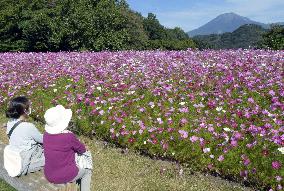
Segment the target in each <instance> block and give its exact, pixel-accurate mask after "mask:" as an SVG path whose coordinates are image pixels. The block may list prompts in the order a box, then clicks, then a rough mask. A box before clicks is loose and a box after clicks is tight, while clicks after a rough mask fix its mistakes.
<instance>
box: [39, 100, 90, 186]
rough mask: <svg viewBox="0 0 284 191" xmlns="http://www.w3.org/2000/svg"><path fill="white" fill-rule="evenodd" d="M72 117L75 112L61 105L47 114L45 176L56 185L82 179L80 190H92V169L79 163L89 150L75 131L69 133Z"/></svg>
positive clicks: (44, 139)
mask: <svg viewBox="0 0 284 191" xmlns="http://www.w3.org/2000/svg"><path fill="white" fill-rule="evenodd" d="M71 117H72V111H71V110H70V109H65V108H64V107H63V106H62V105H57V106H56V107H52V108H50V109H48V110H47V111H46V112H45V115H44V119H45V122H46V125H45V131H46V132H45V133H44V137H43V147H44V155H45V167H44V174H45V177H46V179H47V180H48V181H50V182H52V183H55V184H62V183H68V182H74V181H77V180H81V191H89V190H90V185H91V176H92V170H91V168H92V166H91V167H90V166H88V167H84V166H81V165H80V164H78V163H77V160H76V159H83V160H84V157H81V156H84V155H82V154H83V153H85V152H86V148H85V146H84V144H82V143H81V142H80V141H79V140H78V139H77V138H76V136H75V135H74V134H73V133H72V132H70V131H68V130H66V129H67V127H68V124H69V121H70V120H71ZM80 155H81V156H80ZM86 161H87V160H86Z"/></svg>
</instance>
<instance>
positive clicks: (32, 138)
mask: <svg viewBox="0 0 284 191" xmlns="http://www.w3.org/2000/svg"><path fill="white" fill-rule="evenodd" d="M30 113H31V106H30V102H29V100H28V99H27V98H26V97H24V96H19V97H16V98H13V99H12V100H11V101H10V103H9V106H8V109H7V111H6V117H7V118H9V121H8V123H7V130H6V133H7V136H8V138H9V147H7V149H8V148H13V150H14V151H17V153H19V156H20V159H19V160H17V162H18V163H21V165H20V166H21V169H20V170H21V171H20V173H19V174H17V176H20V175H23V174H26V173H29V172H35V171H38V170H41V169H42V168H43V166H44V161H45V160H44V154H43V148H42V143H43V135H42V134H41V133H40V132H39V131H38V129H37V128H36V127H35V126H34V125H33V124H32V123H29V122H27V121H26V120H27V118H28V116H29V114H30ZM6 151H7V152H8V150H6ZM7 152H6V153H7ZM5 156H8V155H5V153H4V163H5V164H6V165H5V168H6V170H7V171H8V173H9V172H10V171H11V169H13V166H15V165H13V163H10V162H9V161H7V160H5ZM10 157H11V156H10ZM15 162H16V161H15ZM10 174H11V173H9V175H10ZM15 175H16V174H15Z"/></svg>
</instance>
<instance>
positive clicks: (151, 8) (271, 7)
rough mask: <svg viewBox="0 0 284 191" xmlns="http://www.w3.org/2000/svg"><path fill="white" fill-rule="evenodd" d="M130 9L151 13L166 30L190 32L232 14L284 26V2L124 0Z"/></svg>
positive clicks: (253, 0) (260, 0) (245, 0)
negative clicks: (222, 15) (217, 18)
mask: <svg viewBox="0 0 284 191" xmlns="http://www.w3.org/2000/svg"><path fill="white" fill-rule="evenodd" d="M127 2H128V4H129V5H130V8H131V9H133V10H135V11H137V12H140V13H142V15H143V16H147V14H148V13H149V12H152V13H154V14H155V15H156V16H157V18H158V19H159V21H160V23H161V24H162V25H164V26H166V27H169V28H173V27H175V26H178V27H181V28H182V29H183V30H185V31H186V32H187V31H190V30H192V29H195V28H198V27H199V26H202V25H203V24H205V23H207V22H208V21H210V20H212V19H213V18H215V17H216V16H218V15H220V14H222V13H228V12H234V13H236V14H239V15H241V16H245V17H248V18H250V19H252V20H255V21H259V22H263V23H272V22H284V0H127Z"/></svg>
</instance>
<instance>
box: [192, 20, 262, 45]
mask: <svg viewBox="0 0 284 191" xmlns="http://www.w3.org/2000/svg"><path fill="white" fill-rule="evenodd" d="M266 31H267V29H264V28H263V27H261V26H259V25H255V24H246V25H243V26H241V27H239V28H238V29H237V30H235V31H233V32H231V33H230V32H226V33H223V34H211V35H199V36H195V37H193V40H194V41H195V43H196V44H197V46H198V48H200V49H206V48H213V49H237V48H253V47H258V45H259V44H260V43H261V42H262V40H263V38H262V36H263V34H264V33H265V32H266Z"/></svg>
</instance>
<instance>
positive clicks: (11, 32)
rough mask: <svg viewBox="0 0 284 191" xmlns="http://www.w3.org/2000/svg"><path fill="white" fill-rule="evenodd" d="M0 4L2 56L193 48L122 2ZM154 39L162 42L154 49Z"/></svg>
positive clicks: (185, 39)
mask: <svg viewBox="0 0 284 191" xmlns="http://www.w3.org/2000/svg"><path fill="white" fill-rule="evenodd" d="M0 2H1V7H0V51H2V52H5V51H60V50H61V51H74V50H93V51H101V50H143V49H152V48H156V47H158V48H159V47H161V46H162V49H175V50H180V49H185V48H184V47H187V46H190V47H193V46H194V45H193V43H192V42H190V43H189V42H188V36H187V34H186V33H185V32H184V31H183V30H182V29H180V28H174V29H167V28H165V27H164V26H162V25H161V24H160V23H159V21H158V19H156V16H155V15H154V14H152V13H149V15H148V17H147V18H144V17H143V16H142V15H141V14H139V13H136V12H134V11H132V10H131V9H130V8H129V6H128V4H127V2H126V1H125V0H81V1H70V0H62V1H54V0H35V1H30V0H21V1H19V2H17V3H16V4H13V1H8V0H2V1H0ZM149 40H150V42H149ZM152 40H160V43H159V44H158V45H157V46H156V45H155V46H152V44H153V43H152ZM164 41H169V42H167V43H165V42H164ZM154 44H157V42H155V43H154ZM164 44H165V45H164Z"/></svg>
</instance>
